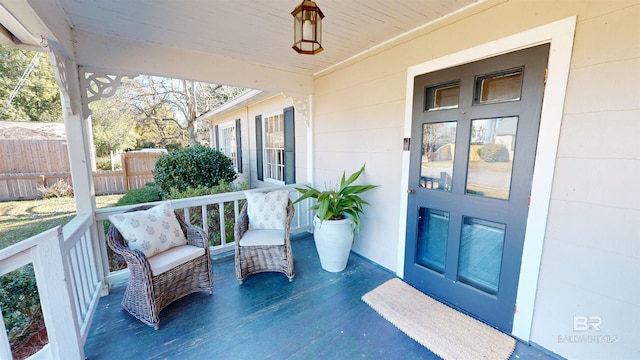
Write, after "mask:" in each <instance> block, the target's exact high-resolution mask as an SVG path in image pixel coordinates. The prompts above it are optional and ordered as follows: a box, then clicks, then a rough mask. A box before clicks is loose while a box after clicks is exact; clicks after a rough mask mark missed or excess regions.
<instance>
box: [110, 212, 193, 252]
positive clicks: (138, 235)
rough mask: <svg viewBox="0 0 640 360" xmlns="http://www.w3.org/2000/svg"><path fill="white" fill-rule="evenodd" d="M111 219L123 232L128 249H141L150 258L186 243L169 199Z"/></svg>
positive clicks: (121, 232)
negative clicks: (145, 208)
mask: <svg viewBox="0 0 640 360" xmlns="http://www.w3.org/2000/svg"><path fill="white" fill-rule="evenodd" d="M109 220H110V221H111V223H112V224H113V225H114V226H115V227H116V228H117V229H118V231H119V232H120V234H122V237H123V238H124V239H125V240H126V241H127V245H128V246H129V248H130V249H134V250H140V251H142V252H143V253H144V256H146V257H147V258H149V257H152V256H154V255H155V254H158V253H161V252H163V251H165V250H168V249H171V248H173V247H176V246H180V245H186V244H187V239H186V238H185V236H184V233H183V232H182V229H181V228H180V223H179V222H178V220H177V219H176V215H175V213H174V212H173V208H172V207H171V204H170V203H168V202H165V203H162V204H160V205H158V206H154V207H152V208H150V209H147V210H142V211H134V212H128V213H122V214H117V215H111V216H109Z"/></svg>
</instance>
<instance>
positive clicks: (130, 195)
mask: <svg viewBox="0 0 640 360" xmlns="http://www.w3.org/2000/svg"><path fill="white" fill-rule="evenodd" d="M160 192H161V190H160V187H159V186H158V185H156V184H155V183H152V182H150V183H146V184H145V185H144V186H143V187H141V188H139V189H133V190H129V191H127V193H126V194H124V196H123V197H121V198H120V200H118V202H117V203H116V205H115V206H124V205H135V204H143V203H148V202H154V201H160V200H162V196H161V195H160Z"/></svg>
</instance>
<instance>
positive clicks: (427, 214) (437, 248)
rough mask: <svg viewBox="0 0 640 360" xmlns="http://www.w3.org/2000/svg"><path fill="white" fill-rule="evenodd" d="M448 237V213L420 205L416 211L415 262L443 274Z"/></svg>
mask: <svg viewBox="0 0 640 360" xmlns="http://www.w3.org/2000/svg"><path fill="white" fill-rule="evenodd" d="M448 237H449V213H448V212H446V211H439V210H433V209H426V208H422V207H421V208H420V209H419V211H418V242H417V245H418V251H417V255H416V263H418V264H420V265H422V266H426V267H427V268H429V269H431V270H433V271H436V272H439V273H441V274H443V273H444V264H445V256H446V254H447V239H448Z"/></svg>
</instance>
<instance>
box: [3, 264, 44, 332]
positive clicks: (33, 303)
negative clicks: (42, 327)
mask: <svg viewBox="0 0 640 360" xmlns="http://www.w3.org/2000/svg"><path fill="white" fill-rule="evenodd" d="M0 307H1V308H2V315H3V318H4V322H5V326H6V327H7V331H8V332H9V340H11V341H12V342H13V341H16V340H19V339H21V338H24V337H26V336H28V335H29V334H30V331H29V329H30V328H31V327H33V326H34V325H35V324H37V323H38V322H39V321H41V320H42V309H41V308H40V296H39V295H38V287H37V285H36V277H35V274H34V272H33V265H31V264H29V265H26V266H23V267H22V268H20V269H18V270H16V271H13V272H11V273H8V274H6V275H4V276H0Z"/></svg>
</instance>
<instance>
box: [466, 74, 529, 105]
mask: <svg viewBox="0 0 640 360" xmlns="http://www.w3.org/2000/svg"><path fill="white" fill-rule="evenodd" d="M521 90H522V69H518V70H512V71H507V72H501V73H497V74H491V75H486V76H481V77H478V78H476V95H475V97H474V99H475V101H474V102H475V103H476V104H487V103H495V102H504V101H516V100H520V94H521Z"/></svg>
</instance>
